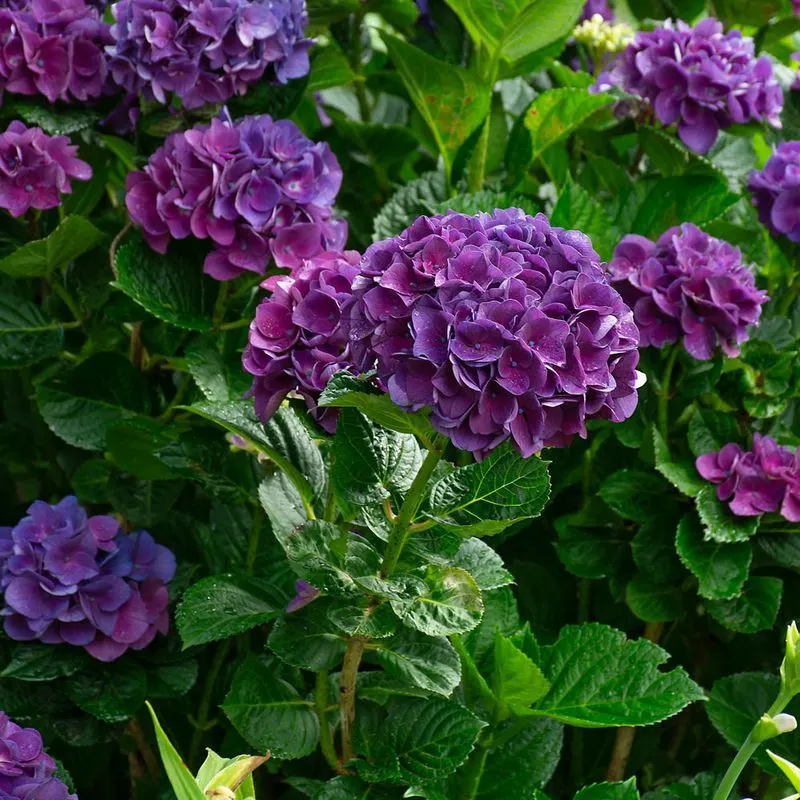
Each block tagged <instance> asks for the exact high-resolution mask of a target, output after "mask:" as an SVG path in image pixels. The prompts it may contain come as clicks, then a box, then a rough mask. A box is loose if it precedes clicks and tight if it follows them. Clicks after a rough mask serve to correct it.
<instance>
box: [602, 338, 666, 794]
mask: <svg viewBox="0 0 800 800" xmlns="http://www.w3.org/2000/svg"><path fill="white" fill-rule="evenodd" d="M675 349H676V350H677V348H675ZM668 369H669V367H668ZM663 630H664V623H663V622H648V623H647V625H646V626H645V629H644V633H643V634H642V638H643V639H647V640H648V641H651V642H653V643H654V644H655V643H656V642H658V640H659V639H660V638H661V633H662V631H663ZM635 738H636V728H631V727H624V728H617V737H616V739H615V741H614V750H613V751H612V753H611V761H610V762H609V764H608V771H607V773H606V780H607V781H621V780H624V779H625V768H626V767H627V766H628V758H629V757H630V754H631V748H632V747H633V740H634V739H635Z"/></svg>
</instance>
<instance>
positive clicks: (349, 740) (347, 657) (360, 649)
mask: <svg viewBox="0 0 800 800" xmlns="http://www.w3.org/2000/svg"><path fill="white" fill-rule="evenodd" d="M363 653H364V639H363V638H362V637H360V636H354V637H353V638H352V639H350V641H349V642H348V643H347V649H346V650H345V652H344V661H343V662H342V672H341V677H340V679H339V711H340V715H341V737H342V764H343V765H344V764H346V763H347V762H348V761H350V760H351V759H352V758H353V723H354V722H355V718H356V678H357V677H358V666H359V664H360V663H361V656H362V654H363Z"/></svg>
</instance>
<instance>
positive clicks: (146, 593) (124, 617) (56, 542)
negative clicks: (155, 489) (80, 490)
mask: <svg viewBox="0 0 800 800" xmlns="http://www.w3.org/2000/svg"><path fill="white" fill-rule="evenodd" d="M174 574H175V556H174V555H173V554H172V552H171V551H170V550H168V549H167V548H166V547H163V546H161V545H158V544H156V543H155V541H153V537H152V536H150V534H149V533H147V532H146V531H136V532H134V533H132V534H125V533H124V532H123V531H122V530H121V529H120V526H119V523H118V522H117V521H116V520H115V519H114V518H113V517H107V516H94V517H88V516H87V514H86V511H85V510H84V509H83V508H82V507H81V506H80V505H79V504H78V501H77V500H76V499H75V498H74V497H66V498H64V499H63V500H62V501H61V502H60V503H58V505H55V506H51V505H49V504H48V503H45V502H43V501H41V500H37V501H36V502H35V503H34V504H33V505H32V506H31V507H30V508H29V509H28V516H27V517H25V518H24V519H23V520H21V521H20V522H19V523H18V524H17V525H16V526H15V527H14V528H0V589H2V592H3V596H4V600H5V607H4V608H3V610H2V611H1V612H0V614H1V615H2V616H3V617H4V618H5V619H4V621H3V627H4V629H5V632H6V634H8V636H10V637H11V638H12V639H16V640H17V641H31V640H34V639H38V640H39V641H41V642H44V643H46V644H61V643H66V644H70V645H74V646H77V647H83V648H85V649H86V651H87V652H88V653H89V654H90V655H92V656H93V657H94V658H97V659H99V660H100V661H113V660H114V659H117V658H119V657H120V656H121V655H122V654H123V653H124V652H125V651H126V650H128V648H131V649H133V650H141V649H142V648H144V647H146V646H147V645H148V644H150V642H152V641H153V639H154V638H155V635H156V633H157V632H161V633H166V632H167V630H168V628H169V617H168V615H167V600H168V597H167V587H166V584H167V583H168V582H169V581H170V580H172V578H173V576H174Z"/></svg>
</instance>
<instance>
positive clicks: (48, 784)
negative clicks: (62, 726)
mask: <svg viewBox="0 0 800 800" xmlns="http://www.w3.org/2000/svg"><path fill="white" fill-rule="evenodd" d="M0 798H3V800H78V797H77V795H74V794H70V791H69V789H68V788H67V786H66V784H65V783H64V782H63V781H61V780H60V779H59V778H58V777H56V762H55V761H54V760H53V759H52V758H51V757H50V756H49V755H47V753H45V751H44V744H43V742H42V735H41V734H40V733H39V731H37V730H36V729H34V728H23V727H21V726H20V725H17V723H16V722H14V721H13V720H11V719H10V718H9V716H8V714H6V713H5V712H4V711H0Z"/></svg>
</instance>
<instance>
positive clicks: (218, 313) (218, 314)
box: [211, 281, 230, 331]
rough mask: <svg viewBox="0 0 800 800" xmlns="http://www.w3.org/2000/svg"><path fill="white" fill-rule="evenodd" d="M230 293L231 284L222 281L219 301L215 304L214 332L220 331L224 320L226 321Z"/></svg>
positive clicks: (212, 318)
mask: <svg viewBox="0 0 800 800" xmlns="http://www.w3.org/2000/svg"><path fill="white" fill-rule="evenodd" d="M229 292H230V282H229V281H222V282H221V283H220V287H219V292H218V293H217V301H216V303H214V314H213V316H212V317H211V320H212V324H213V326H214V330H216V331H218V330H220V326H221V325H222V320H223V319H225V310H226V308H227V305H228V294H229Z"/></svg>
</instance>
